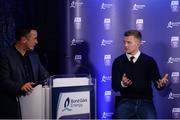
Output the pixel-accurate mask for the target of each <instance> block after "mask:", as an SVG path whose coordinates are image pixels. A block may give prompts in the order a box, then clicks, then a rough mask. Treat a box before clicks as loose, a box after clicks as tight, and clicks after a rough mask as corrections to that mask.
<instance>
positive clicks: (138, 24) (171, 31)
mask: <svg viewBox="0 0 180 120" xmlns="http://www.w3.org/2000/svg"><path fill="white" fill-rule="evenodd" d="M179 4H180V3H179V0H68V2H67V16H66V17H67V19H68V24H67V27H68V29H67V50H66V51H67V59H68V60H67V68H68V73H76V74H83V73H86V74H91V76H92V77H93V78H94V79H95V81H94V82H95V83H96V85H97V87H96V94H97V95H96V96H97V99H96V100H97V101H96V105H97V118H104V119H108V118H111V117H112V115H113V112H114V103H115V102H114V101H115V96H116V95H118V93H114V92H113V90H112V88H111V67H112V62H113V60H114V59H115V58H116V57H117V56H119V55H121V54H122V53H123V34H124V32H125V31H126V30H129V29H137V30H139V31H141V32H142V35H143V40H142V46H141V51H142V52H144V53H146V54H148V55H150V56H152V57H153V58H154V59H155V60H156V61H157V63H158V66H159V69H160V72H161V75H164V74H165V73H168V74H169V84H168V86H167V88H166V89H165V90H163V91H161V92H159V91H157V90H155V89H154V102H155V106H156V109H157V114H158V118H180V79H179V72H180V48H179V47H180V44H179V37H180V8H179Z"/></svg>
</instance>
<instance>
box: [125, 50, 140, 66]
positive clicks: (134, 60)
mask: <svg viewBox="0 0 180 120" xmlns="http://www.w3.org/2000/svg"><path fill="white" fill-rule="evenodd" d="M140 54H141V52H140V51H139V50H138V52H137V53H136V54H135V55H131V54H127V53H126V56H127V58H128V60H129V61H130V58H131V57H132V56H134V59H133V62H134V63H135V62H136V61H137V59H138V58H139V56H140Z"/></svg>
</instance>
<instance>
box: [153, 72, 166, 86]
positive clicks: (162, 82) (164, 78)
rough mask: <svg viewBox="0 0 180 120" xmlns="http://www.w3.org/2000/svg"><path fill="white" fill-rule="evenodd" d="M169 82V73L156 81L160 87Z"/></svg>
mask: <svg viewBox="0 0 180 120" xmlns="http://www.w3.org/2000/svg"><path fill="white" fill-rule="evenodd" d="M167 82H168V74H165V75H164V77H163V78H162V79H159V80H158V81H157V82H156V83H157V85H158V88H161V87H164V86H165V85H166V83H167Z"/></svg>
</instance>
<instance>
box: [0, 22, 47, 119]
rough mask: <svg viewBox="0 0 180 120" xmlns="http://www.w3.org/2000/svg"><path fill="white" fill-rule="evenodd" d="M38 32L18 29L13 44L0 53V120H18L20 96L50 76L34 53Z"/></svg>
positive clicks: (23, 28) (23, 27)
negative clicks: (4, 119)
mask: <svg viewBox="0 0 180 120" xmlns="http://www.w3.org/2000/svg"><path fill="white" fill-rule="evenodd" d="M37 43H38V41H37V29H36V28H35V27H32V26H21V27H19V28H17V29H16V43H15V44H14V45H13V46H12V47H10V48H7V49H6V50H3V51H1V54H0V119H3V118H8V119H12V118H13V119H14V118H15V119H18V118H21V111H20V105H19V96H21V95H26V94H27V93H28V92H31V90H33V85H34V83H35V82H37V81H43V80H45V79H46V78H47V77H49V73H48V72H47V71H46V70H45V69H44V67H43V66H42V65H41V63H40V60H39V57H38V55H37V54H36V53H35V52H34V51H33V49H34V47H35V45H36V44H37Z"/></svg>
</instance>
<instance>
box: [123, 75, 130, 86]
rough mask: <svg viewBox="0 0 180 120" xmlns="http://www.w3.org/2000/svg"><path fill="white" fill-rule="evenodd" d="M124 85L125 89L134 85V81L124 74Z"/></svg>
mask: <svg viewBox="0 0 180 120" xmlns="http://www.w3.org/2000/svg"><path fill="white" fill-rule="evenodd" d="M122 84H123V85H124V86H125V87H128V86H130V85H131V84H132V81H131V80H130V79H129V78H127V76H126V74H125V73H124V74H123V77H122Z"/></svg>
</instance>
